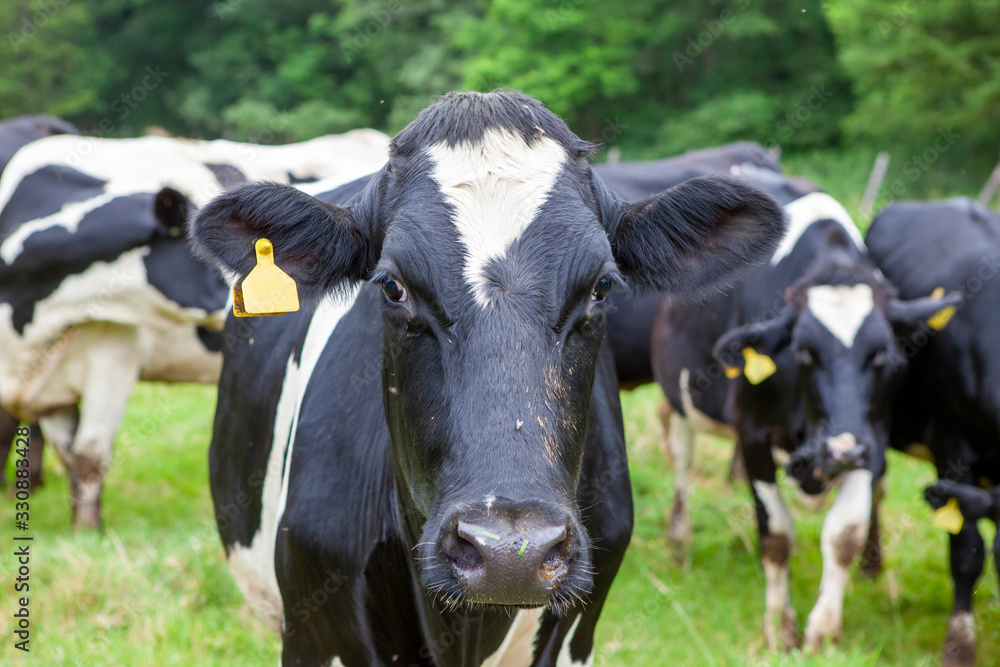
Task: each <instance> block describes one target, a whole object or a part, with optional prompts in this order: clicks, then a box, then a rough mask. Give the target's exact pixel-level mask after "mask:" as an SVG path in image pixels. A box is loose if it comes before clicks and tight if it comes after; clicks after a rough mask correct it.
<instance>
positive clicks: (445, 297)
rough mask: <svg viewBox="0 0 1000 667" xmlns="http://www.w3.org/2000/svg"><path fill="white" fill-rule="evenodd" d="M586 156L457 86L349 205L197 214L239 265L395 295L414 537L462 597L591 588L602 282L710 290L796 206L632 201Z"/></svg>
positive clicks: (402, 136) (396, 426) (704, 195)
mask: <svg viewBox="0 0 1000 667" xmlns="http://www.w3.org/2000/svg"><path fill="white" fill-rule="evenodd" d="M592 150H593V147H592V146H590V145H589V144H587V143H585V142H583V141H581V140H580V139H579V138H577V137H576V136H575V135H574V134H573V133H572V132H570V130H569V129H568V128H567V127H566V125H565V124H564V123H563V122H562V121H561V120H560V119H558V118H557V117H556V116H555V115H553V114H552V113H551V112H549V111H548V110H546V109H545V108H544V107H543V106H542V105H541V104H539V103H538V102H536V101H534V100H532V99H529V98H527V97H524V96H523V95H521V94H519V93H515V92H495V93H490V94H479V93H463V94H452V95H449V96H447V97H445V98H443V99H442V100H441V101H439V102H438V103H436V104H435V105H433V106H431V107H429V108H428V109H426V110H424V111H423V112H422V113H421V114H420V115H419V117H418V118H417V119H416V120H415V121H414V122H413V123H411V124H410V125H409V126H408V127H406V128H405V129H404V130H403V131H402V132H400V133H399V135H398V136H396V138H395V139H394V140H393V142H392V145H391V148H390V156H389V161H388V164H387V165H386V166H385V167H384V168H383V169H382V171H381V172H379V173H378V174H377V175H376V176H375V177H374V178H373V179H372V180H371V182H370V183H369V185H368V186H367V188H366V189H365V190H364V191H363V192H362V193H360V194H359V195H358V196H357V197H355V198H354V199H353V200H352V201H351V202H350V203H349V204H348V205H346V206H343V207H340V206H330V205H327V204H325V203H322V202H320V201H318V200H316V199H314V198H312V197H309V196H307V195H305V194H303V193H301V192H299V191H297V190H295V189H293V188H290V187H287V186H281V185H273V184H257V185H249V186H244V187H241V188H238V189H236V190H233V191H231V192H228V193H226V194H224V195H221V196H220V197H218V198H217V199H215V200H214V201H213V202H211V203H210V204H208V205H207V206H206V207H205V208H204V209H203V210H202V211H201V212H200V214H199V215H198V217H197V219H196V221H195V223H194V230H193V239H194V244H195V247H196V248H197V250H198V251H199V252H200V253H201V254H202V255H203V256H204V257H206V258H208V259H209V261H211V262H213V263H215V264H216V265H218V266H221V267H224V268H226V269H229V270H231V271H234V272H236V273H238V274H240V275H246V273H247V272H248V271H249V270H250V269H251V268H252V266H253V245H254V240H255V239H256V238H258V237H261V236H266V237H267V238H269V239H270V240H271V241H272V242H273V245H274V248H275V261H276V262H277V264H278V265H279V266H281V267H282V268H283V269H284V270H285V271H287V272H288V273H289V274H290V275H291V276H293V277H294V278H295V280H296V281H297V282H298V284H299V286H300V289H301V290H302V291H303V292H305V293H313V294H321V293H324V292H328V291H330V290H335V289H337V288H338V287H340V286H343V285H345V284H347V283H352V282H357V281H369V282H370V283H372V285H373V286H372V289H379V290H381V292H382V296H381V298H382V302H383V303H382V328H381V335H382V355H383V359H382V367H383V378H382V379H383V398H384V405H385V416H386V420H387V423H388V426H389V430H390V434H391V438H392V446H393V453H394V457H395V465H396V474H397V479H398V481H399V484H398V486H399V495H400V500H401V503H402V505H403V509H404V521H406V523H407V524H408V525H407V526H406V531H407V538H408V539H409V540H410V541H411V544H413V545H415V548H414V559H415V563H416V565H417V568H418V571H419V572H420V577H421V583H422V584H423V586H424V588H425V590H427V591H428V592H432V593H434V594H436V595H438V596H439V597H440V598H441V599H443V600H447V601H449V602H453V603H456V604H459V603H461V604H476V603H481V604H486V605H515V606H538V605H544V604H550V605H559V604H563V603H567V602H569V601H571V600H573V599H574V598H576V597H579V596H581V595H583V594H584V593H585V592H586V591H587V590H588V588H589V587H590V585H591V575H590V572H589V569H590V568H589V549H590V543H589V540H588V536H587V533H586V531H585V529H584V527H583V525H582V523H581V518H580V508H579V507H577V504H576V501H575V498H576V487H577V484H578V482H579V478H580V470H581V463H582V459H583V453H584V443H585V439H586V434H587V428H588V416H589V414H590V403H591V393H592V389H593V386H594V379H595V374H596V368H597V364H598V354H599V352H600V350H601V346H602V339H603V335H604V328H605V315H606V309H607V301H606V299H605V297H607V295H608V293H609V292H610V291H612V290H614V289H620V288H621V285H622V284H624V283H633V284H636V285H645V286H650V287H652V288H657V289H665V290H687V289H699V288H703V287H705V286H708V285H710V284H713V283H715V282H717V281H719V280H720V279H725V278H727V277H729V276H730V275H731V274H732V271H733V270H734V269H735V268H737V267H739V266H740V265H743V264H745V263H746V262H748V261H756V260H761V259H763V258H764V257H766V255H767V252H768V251H769V249H771V248H773V247H774V246H775V244H776V243H777V240H778V237H779V236H780V234H781V232H782V229H783V220H782V213H781V210H780V208H778V207H777V205H776V204H774V203H773V202H772V201H771V200H770V199H769V198H767V197H766V196H764V195H761V194H758V193H757V192H755V191H754V190H751V189H749V188H747V187H745V186H742V185H739V184H736V183H733V182H730V181H725V180H716V179H700V180H695V181H691V182H689V183H686V184H684V185H682V186H679V187H677V188H674V189H672V190H668V191H666V192H664V193H662V194H660V195H658V196H656V197H654V198H652V199H649V200H647V201H643V202H640V203H637V204H633V205H626V204H625V203H623V202H622V201H620V200H618V199H617V198H616V197H615V196H613V195H612V194H610V193H609V192H608V191H607V190H606V189H605V188H604V186H603V184H602V183H601V182H600V180H599V179H597V178H595V177H594V176H593V175H592V173H591V170H590V167H589V165H588V163H587V157H588V155H589V154H590V153H591V152H592Z"/></svg>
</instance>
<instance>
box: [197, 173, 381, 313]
mask: <svg viewBox="0 0 1000 667" xmlns="http://www.w3.org/2000/svg"><path fill="white" fill-rule="evenodd" d="M373 183H374V181H373ZM376 185H377V184H376ZM370 187H374V185H371V184H370ZM368 192H369V191H368V190H366V191H365V192H362V193H361V194H360V195H359V196H358V198H357V199H355V200H354V201H353V202H352V204H350V205H348V206H333V205H331V204H327V203H325V202H323V201H321V200H319V199H317V198H315V197H311V196H309V195H307V194H306V193H304V192H302V191H300V190H297V189H296V188H293V187H291V186H289V185H283V184H280V183H250V184H247V185H242V186H239V187H236V188H233V189H232V190H228V191H226V192H224V193H222V194H220V195H219V196H217V197H216V198H215V199H213V200H212V201H210V202H209V203H208V204H206V205H205V206H203V207H202V208H201V210H199V211H198V213H197V215H195V216H194V219H193V220H192V223H191V230H190V238H191V243H192V247H193V248H194V251H195V254H197V255H198V256H200V257H201V258H202V259H204V260H206V261H207V262H209V263H210V264H212V265H214V266H216V267H218V268H220V269H223V270H225V271H228V272H230V273H233V274H236V275H237V276H240V277H246V276H247V274H249V273H250V271H251V269H253V268H254V266H255V265H256V263H257V259H256V256H255V251H254V247H255V244H256V242H257V241H258V240H259V239H262V238H266V239H268V240H269V241H270V242H271V245H272V247H273V253H274V263H275V264H276V265H277V266H278V267H279V268H281V269H282V270H283V271H285V272H286V273H287V274H288V275H290V276H291V277H292V279H293V280H295V282H296V283H297V284H298V286H299V288H300V290H303V291H304V292H305V295H306V296H307V297H309V296H314V297H315V296H318V295H319V294H321V293H324V292H328V291H331V290H335V289H337V288H338V287H340V286H341V285H342V284H343V283H344V282H345V281H350V280H361V279H362V278H364V277H366V276H367V274H368V273H369V272H370V271H371V269H372V267H373V266H374V264H375V262H376V261H377V259H378V253H379V252H380V250H381V236H380V235H379V230H378V229H377V228H376V227H375V226H374V224H373V223H372V214H371V210H370V209H371V206H370V205H369V203H368V202H367V199H366V196H367V194H368Z"/></svg>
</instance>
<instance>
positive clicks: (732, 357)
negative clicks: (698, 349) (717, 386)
mask: <svg viewBox="0 0 1000 667" xmlns="http://www.w3.org/2000/svg"><path fill="white" fill-rule="evenodd" d="M795 315H796V311H795V307H794V306H791V305H788V306H785V307H784V308H783V309H782V310H781V311H780V312H779V313H778V314H777V315H775V316H774V317H772V318H770V319H767V320H763V321H761V322H752V323H750V324H744V325H743V326H740V327H736V328H735V329H730V330H729V331H727V332H726V333H725V334H723V335H722V336H721V337H720V338H719V340H717V341H716V342H715V346H714V347H713V348H712V356H714V357H715V358H716V360H718V361H719V363H721V364H722V365H723V366H724V367H725V368H726V369H727V374H729V373H730V371H729V369H736V370H737V371H741V372H742V371H743V370H744V367H745V365H746V364H747V363H748V361H749V360H748V357H749V358H750V359H753V358H755V356H759V357H766V358H768V359H769V360H770V358H771V357H774V356H776V355H777V354H778V353H779V352H781V351H782V350H783V349H785V348H786V347H788V344H789V343H790V342H791V340H792V328H793V327H794V325H795V320H796V317H795ZM747 350H752V353H748V352H747ZM772 363H773V362H772ZM755 384H756V383H755Z"/></svg>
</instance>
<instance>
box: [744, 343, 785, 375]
mask: <svg viewBox="0 0 1000 667" xmlns="http://www.w3.org/2000/svg"><path fill="white" fill-rule="evenodd" d="M743 358H744V359H746V362H747V363H746V366H745V367H744V368H743V374H744V375H746V376H747V380H749V382H750V384H760V383H761V382H763V381H764V380H766V379H767V378H769V377H771V376H772V375H774V371H776V370H778V367H777V366H775V365H774V361H773V360H772V359H771V357H769V356H767V355H766V354H758V353H757V350H755V349H753V348H752V347H745V348H743Z"/></svg>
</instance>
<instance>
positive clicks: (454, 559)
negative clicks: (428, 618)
mask: <svg viewBox="0 0 1000 667" xmlns="http://www.w3.org/2000/svg"><path fill="white" fill-rule="evenodd" d="M581 533H582V529H581V528H580V526H579V522H578V521H576V520H575V519H574V517H573V516H572V514H571V513H569V512H566V511H563V510H560V509H556V508H547V507H541V506H538V505H530V506H528V507H518V506H516V505H506V504H505V505H501V506H497V505H495V504H494V505H492V506H491V507H481V508H476V509H463V510H460V511H457V512H455V513H453V514H452V515H451V516H450V517H448V518H447V519H446V520H445V522H444V524H443V526H442V529H441V531H440V534H439V537H438V540H437V542H438V548H437V559H438V560H439V564H440V565H442V566H444V568H445V569H446V570H447V571H449V572H450V573H451V575H452V576H453V577H454V580H455V583H457V584H458V588H459V589H460V590H461V591H462V593H463V597H464V601H465V602H467V603H472V604H485V605H505V606H516V607H537V606H542V605H546V604H550V603H552V602H553V601H554V600H557V599H558V598H560V597H564V596H565V594H567V592H566V591H562V594H564V595H561V593H560V592H561V589H563V588H564V587H569V588H574V589H581V590H573V591H572V593H568V595H569V596H570V597H578V596H579V595H580V594H581V593H582V592H586V590H587V589H589V582H590V575H589V565H587V564H586V561H587V558H586V549H585V548H583V545H582V544H581V540H580V535H581Z"/></svg>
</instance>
